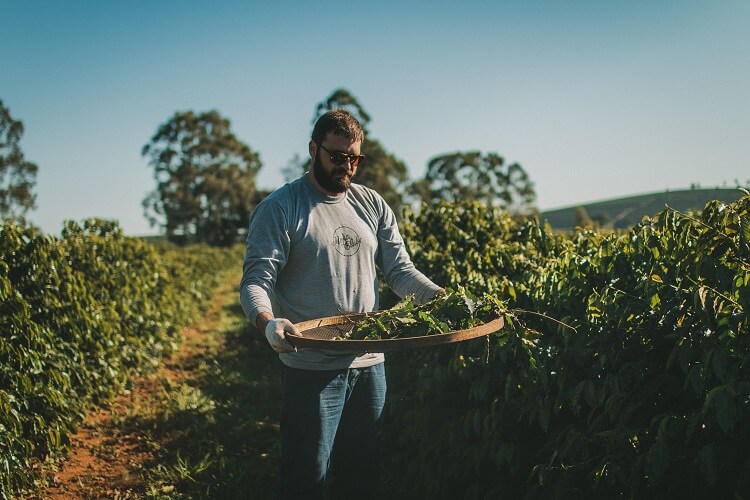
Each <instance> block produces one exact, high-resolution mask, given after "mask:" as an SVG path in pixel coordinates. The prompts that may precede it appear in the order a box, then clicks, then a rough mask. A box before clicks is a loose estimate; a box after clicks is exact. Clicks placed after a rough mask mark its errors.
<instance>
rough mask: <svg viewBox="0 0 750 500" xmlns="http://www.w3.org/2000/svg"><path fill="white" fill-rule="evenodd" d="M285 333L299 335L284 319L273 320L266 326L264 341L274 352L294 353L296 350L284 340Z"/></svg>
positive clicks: (290, 323)
mask: <svg viewBox="0 0 750 500" xmlns="http://www.w3.org/2000/svg"><path fill="white" fill-rule="evenodd" d="M286 332H289V333H293V334H295V335H299V331H298V330H297V329H296V328H295V327H294V324H292V322H291V321H289V320H288V319H285V318H273V319H270V320H268V323H267V324H266V331H265V333H266V340H268V343H269V344H270V345H271V348H272V349H273V350H274V351H276V352H295V351H296V350H297V348H296V347H294V346H293V345H292V344H290V343H289V341H288V340H287V339H286Z"/></svg>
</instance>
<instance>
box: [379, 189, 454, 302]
mask: <svg viewBox="0 0 750 500" xmlns="http://www.w3.org/2000/svg"><path fill="white" fill-rule="evenodd" d="M382 214H383V215H382V217H381V219H380V225H379V227H378V235H377V236H378V251H377V254H376V264H377V265H378V267H379V268H380V270H381V271H382V272H383V275H384V277H385V280H386V282H387V283H388V286H390V287H391V289H392V290H393V291H394V292H395V293H396V295H398V296H399V297H402V298H403V297H406V296H407V295H413V296H414V298H415V300H416V301H417V302H418V303H425V302H429V301H430V300H431V299H432V298H434V297H435V294H436V293H437V292H438V290H439V289H440V287H439V286H438V285H436V284H435V283H433V282H432V281H431V280H430V279H429V278H427V276H425V275H424V274H422V273H421V272H420V271H419V270H417V268H416V267H415V266H414V263H413V262H412V261H411V258H410V257H409V254H408V253H407V251H406V246H405V245H404V240H403V238H402V237H401V233H400V232H399V230H398V223H397V221H396V216H395V215H394V213H393V210H391V208H390V207H389V206H388V205H387V204H386V203H385V201H382Z"/></svg>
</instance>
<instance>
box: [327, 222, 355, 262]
mask: <svg viewBox="0 0 750 500" xmlns="http://www.w3.org/2000/svg"><path fill="white" fill-rule="evenodd" d="M361 242H362V239H361V238H360V237H359V235H358V234H357V233H356V232H355V231H354V229H352V228H350V227H346V226H341V227H340V228H338V229H337V230H335V231H334V232H333V246H334V247H335V248H336V251H337V252H338V253H340V254H341V255H346V256H347V257H348V256H350V255H354V254H355V253H357V252H358V251H359V244H360V243H361Z"/></svg>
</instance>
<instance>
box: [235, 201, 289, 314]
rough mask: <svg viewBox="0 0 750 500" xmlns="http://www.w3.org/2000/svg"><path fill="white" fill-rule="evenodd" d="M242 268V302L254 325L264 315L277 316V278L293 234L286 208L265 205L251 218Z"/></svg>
mask: <svg viewBox="0 0 750 500" xmlns="http://www.w3.org/2000/svg"><path fill="white" fill-rule="evenodd" d="M246 243H247V246H246V250H245V259H244V262H243V266H242V281H241V283H240V303H241V304H242V309H243V311H245V314H246V315H247V317H248V318H249V319H250V321H251V322H252V324H253V325H254V324H255V322H256V318H257V317H258V315H259V314H260V313H262V312H269V313H271V314H273V313H274V312H273V296H274V287H275V286H276V278H277V277H278V275H279V272H281V270H282V269H283V268H284V265H285V264H286V262H287V256H288V255H289V243H290V238H289V231H288V227H287V224H286V217H285V216H284V211H283V209H282V207H281V206H280V205H279V204H278V203H275V202H272V201H270V200H269V201H267V202H265V203H263V202H261V203H260V204H259V205H258V206H257V207H256V208H255V211H254V212H253V214H252V216H251V217H250V224H249V228H248V232H247V242H246Z"/></svg>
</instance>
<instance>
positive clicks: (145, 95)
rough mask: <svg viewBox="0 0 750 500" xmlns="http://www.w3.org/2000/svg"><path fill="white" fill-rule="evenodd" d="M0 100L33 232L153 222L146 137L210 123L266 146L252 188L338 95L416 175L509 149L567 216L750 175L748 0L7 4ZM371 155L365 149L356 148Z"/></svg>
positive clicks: (3, 5)
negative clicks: (438, 159) (351, 101)
mask: <svg viewBox="0 0 750 500" xmlns="http://www.w3.org/2000/svg"><path fill="white" fill-rule="evenodd" d="M0 12H2V21H1V24H2V29H0V50H1V51H2V65H1V66H0V68H1V69H0V99H2V100H3V102H4V104H5V105H6V106H7V107H9V108H10V111H11V114H12V116H13V117H14V118H15V119H18V120H21V121H22V122H23V124H24V126H25V133H24V136H23V138H22V141H21V147H22V149H23V150H24V152H25V154H26V157H27V158H28V159H29V160H30V161H33V162H35V163H36V164H37V165H38V166H39V174H38V177H37V187H36V192H37V196H38V199H37V205H38V208H37V209H36V210H35V211H33V212H32V213H31V214H30V219H31V221H32V222H34V223H35V224H37V225H39V226H40V227H41V228H42V229H43V230H44V231H46V232H49V233H51V234H59V232H60V230H61V229H62V224H63V221H64V220H67V219H73V220H82V219H84V218H86V217H89V216H96V217H104V218H108V219H117V220H118V221H120V224H121V225H122V227H123V229H124V230H125V232H126V233H128V234H149V233H153V232H154V231H155V230H154V229H152V228H150V227H149V226H148V223H147V221H146V219H145V217H144V216H143V209H142V207H141V200H142V199H143V198H144V196H145V195H146V193H147V192H148V191H150V190H153V188H154V187H155V182H154V181H153V178H152V173H151V170H150V169H149V167H148V166H147V164H146V162H145V160H144V158H142V157H141V156H140V151H141V148H142V147H143V145H144V144H145V143H146V142H148V140H149V138H150V137H151V136H152V135H153V134H154V133H155V132H156V129H157V128H158V126H159V125H160V124H161V123H163V122H165V121H166V120H168V119H169V118H170V117H171V116H172V115H173V114H174V113H175V112H177V111H185V110H194V111H198V112H200V111H207V110H210V109H216V110H217V111H219V112H220V113H221V114H222V115H224V116H225V117H227V118H229V119H230V120H231V122H232V129H233V131H234V132H235V134H236V135H237V136H238V137H239V138H240V139H241V140H243V141H244V142H245V143H247V144H248V145H249V146H250V147H251V148H252V149H253V150H255V151H257V152H259V154H260V156H261V160H262V162H263V168H262V170H261V172H260V174H259V178H258V184H259V185H260V186H261V187H264V188H269V189H270V188H274V187H276V186H278V185H280V184H281V183H282V182H283V176H282V174H281V169H282V168H283V167H284V166H285V165H286V164H287V163H288V162H289V161H290V160H291V159H292V158H293V157H294V155H295V154H299V155H302V154H304V153H305V152H306V147H307V141H308V139H309V134H310V130H311V123H310V121H311V119H312V116H313V113H314V110H315V107H316V105H317V104H318V103H319V102H320V101H322V100H324V99H325V98H326V97H327V96H328V95H329V94H330V93H331V92H332V91H333V90H335V89H336V88H339V87H343V88H346V89H347V90H349V91H350V92H351V93H352V94H354V96H355V97H357V99H358V100H359V102H360V103H361V104H362V105H363V107H364V108H365V109H366V110H367V112H368V113H369V114H370V115H371V117H372V121H371V123H370V132H371V136H372V137H374V138H376V139H378V140H380V141H381V142H382V144H383V145H384V146H385V147H386V149H388V150H389V151H391V152H392V153H394V154H395V155H396V156H397V157H399V158H401V159H402V160H404V161H405V162H406V163H407V165H408V166H409V169H410V173H411V176H412V177H413V178H418V177H421V176H422V175H423V174H424V172H425V168H426V164H427V162H428V161H429V159H430V158H432V157H434V156H436V155H439V154H443V153H448V152H453V151H467V150H480V151H483V152H496V153H499V154H501V155H502V156H504V157H505V158H506V160H507V161H509V162H518V163H520V164H521V165H522V166H523V167H524V168H525V169H526V171H527V172H528V173H529V175H530V176H531V178H532V179H533V180H534V182H535V183H536V189H537V195H538V205H539V207H540V208H542V209H549V208H557V207H563V206H570V205H576V204H581V203H585V202H588V201H595V200H601V199H607V198H613V197H619V196H626V195H631V194H639V193H643V192H652V191H662V190H665V189H673V190H676V189H683V188H688V187H689V186H690V185H691V184H692V183H700V184H701V185H703V186H704V187H714V186H722V185H724V184H725V183H726V185H727V186H729V187H731V186H734V184H735V180H737V181H739V182H740V183H741V184H747V183H750V154H749V153H750V151H749V150H750V30H748V29H747V26H750V2H747V1H745V0H726V1H722V0H718V1H713V2H709V1H687V0H686V1H659V2H647V1H628V2H622V1H621V2H614V1H601V0H598V1H593V0H592V1H568V2H561V1H560V2H552V1H539V0H531V1H526V2H521V1H518V2H502V1H481V0H463V1H460V2H459V1H455V2H447V1H440V0H436V1H431V2H427V1H413V2H395V1H389V0H383V1H377V2H376V1H370V2H357V1H354V0H350V1H317V2H299V1H295V2H292V1H285V0H279V1H274V2H268V1H263V2H256V1H246V2H240V1H217V2H197V1H182V2H178V1H150V2H137V1H128V2H125V1H110V2H103V1H75V0H69V1H59V0H56V1H52V0H48V1H42V0H36V1H24V0H15V1H10V0H0ZM365 153H366V151H365Z"/></svg>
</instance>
